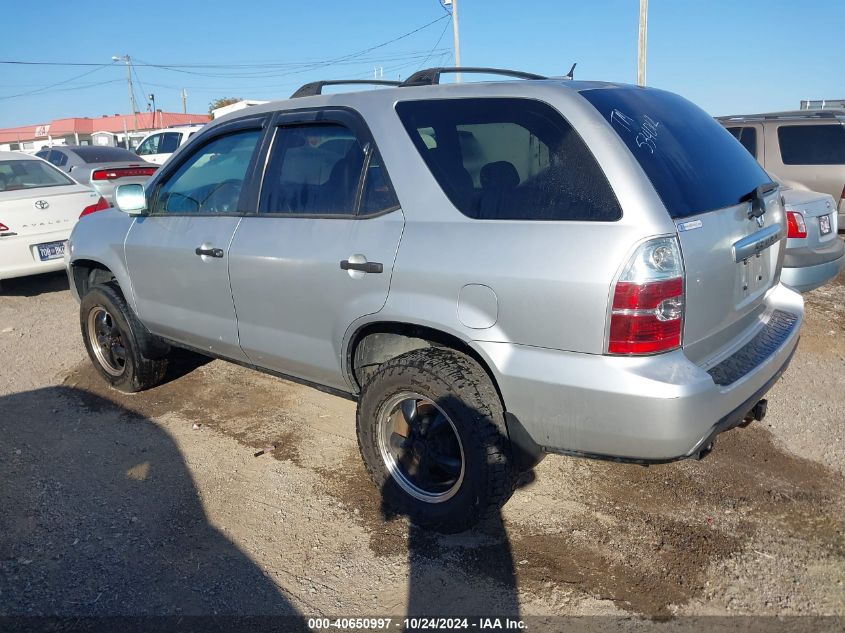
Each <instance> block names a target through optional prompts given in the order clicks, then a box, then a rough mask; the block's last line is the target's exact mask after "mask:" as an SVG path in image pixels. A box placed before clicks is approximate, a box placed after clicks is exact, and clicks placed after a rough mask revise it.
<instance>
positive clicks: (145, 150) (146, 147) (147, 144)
mask: <svg viewBox="0 0 845 633" xmlns="http://www.w3.org/2000/svg"><path fill="white" fill-rule="evenodd" d="M161 136H162V135H161V134H153V135H152V136H150V137H149V138H147V139H146V140H145V141H144V142H143V143H141V144H140V145H139V146H138V149H137V150H136V153H137V154H138V156H147V155H149V154H158V145H159V143H160V142H161Z"/></svg>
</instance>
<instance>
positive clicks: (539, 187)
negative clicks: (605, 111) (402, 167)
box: [396, 98, 622, 221]
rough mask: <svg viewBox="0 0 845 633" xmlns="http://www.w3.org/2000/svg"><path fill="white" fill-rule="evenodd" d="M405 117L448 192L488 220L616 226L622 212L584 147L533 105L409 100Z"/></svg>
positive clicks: (401, 106)
mask: <svg viewBox="0 0 845 633" xmlns="http://www.w3.org/2000/svg"><path fill="white" fill-rule="evenodd" d="M396 111H397V113H398V114H399V118H400V119H401V120H402V123H403V124H404V126H405V129H406V130H407V132H408V134H409V135H410V137H411V140H412V141H413V142H414V145H415V146H416V148H417V151H419V153H420V155H421V156H422V157H423V159H424V160H425V162H426V165H427V166H428V168H429V170H430V171H431V173H432V174H433V176H434V178H435V179H436V180H437V182H438V184H439V185H440V187H441V188H442V189H443V191H444V193H445V194H446V195H447V196H448V197H449V199H450V200H451V201H452V203H453V204H454V205H455V206H456V207H457V208H458V210H460V211H461V212H462V213H463V214H464V215H467V216H469V217H471V218H478V219H482V220H588V221H613V220H618V219H619V218H620V217H622V210H621V207H620V206H619V203H618V201H617V200H616V197H615V195H614V194H613V191H612V190H611V188H610V185H609V183H608V181H607V178H606V177H605V175H604V173H603V172H602V170H601V168H600V167H599V165H598V163H597V162H596V160H595V158H594V157H593V155H592V153H591V152H590V151H589V149H587V146H586V145H585V144H584V141H583V140H582V139H581V137H580V136H579V135H578V133H577V132H576V131H575V130H574V129H573V128H572V126H571V125H569V123H568V122H567V121H566V120H565V119H564V118H563V116H561V114H560V113H559V112H558V111H557V110H555V109H554V108H552V107H551V106H549V105H548V104H546V103H542V102H540V101H535V100H532V99H513V98H508V99H500V98H486V99H438V100H426V101H404V102H400V103H398V104H397V105H396Z"/></svg>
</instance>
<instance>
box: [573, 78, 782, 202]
mask: <svg viewBox="0 0 845 633" xmlns="http://www.w3.org/2000/svg"><path fill="white" fill-rule="evenodd" d="M581 95H582V96H583V97H584V98H585V99H587V101H589V102H590V103H591V104H592V105H593V107H595V108H596V110H598V111H599V112H600V113H601V114H602V116H603V117H604V118H605V119H607V121H608V122H609V123H610V125H611V127H612V128H613V129H614V130H615V131H616V133H617V134H618V135H619V137H620V138H621V139H622V140H623V141H624V142H625V144H626V145H627V146H628V149H630V150H631V153H632V154H633V155H634V157H635V158H636V159H637V161H638V162H639V163H640V166H641V167H642V168H643V171H644V172H645V173H646V175H647V176H648V178H649V180H651V183H652V185H654V188H655V190H656V191H657V193H658V195H659V196H660V199H661V200H662V201H663V204H664V205H665V206H666V209H667V210H668V211H669V215H671V216H672V217H673V218H683V217H687V216H690V215H695V214H697V213H703V212H704V211H712V210H715V209H721V208H723V207H727V206H731V205H734V204H738V203H739V202H740V201H741V199H742V198H743V197H744V196H746V195H747V194H749V193H750V192H751V191H753V190H754V189H755V188H756V187H758V186H759V185H762V184H765V183H768V182H770V179H769V177H768V175H767V174H766V172H765V171H763V168H762V167H760V165H759V164H758V163H757V161H756V160H754V158H753V157H752V156H751V155H750V154H749V153H748V152H747V151H746V150H745V148H743V146H742V145H740V144H739V143H737V141H736V139H735V138H733V136H731V134H730V132H728V131H727V130H726V129H725V128H723V127H722V126H721V125H719V123H717V122H716V121H715V120H714V119H713V118H712V117H711V116H710V115H709V114H707V113H706V112H705V111H704V110H702V109H701V108H699V107H698V106H695V105H693V104H692V103H690V102H689V101H687V100H686V99H684V98H683V97H679V96H678V95H676V94H672V93H671V92H664V91H662V90H655V89H653V88H637V87H633V86H630V87H621V88H616V87H614V88H599V89H595V90H584V91H582V92H581Z"/></svg>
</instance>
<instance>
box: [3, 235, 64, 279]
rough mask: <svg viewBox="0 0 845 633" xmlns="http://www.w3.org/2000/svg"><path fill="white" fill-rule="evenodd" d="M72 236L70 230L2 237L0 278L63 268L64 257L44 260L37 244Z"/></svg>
mask: <svg viewBox="0 0 845 633" xmlns="http://www.w3.org/2000/svg"><path fill="white" fill-rule="evenodd" d="M69 237H70V230H63V231H52V232H50V233H40V234H38V235H12V236H8V237H2V238H0V279H12V278H14V277H26V276H28V275H38V274H40V273H49V272H52V271H56V270H62V269H64V267H65V260H64V258H61V257H59V258H57V259H51V260H48V261H46V262H42V261H41V260H40V259H39V257H38V249H37V248H36V244H44V243H47V242H62V241H65V240H67V239H68V238H69Z"/></svg>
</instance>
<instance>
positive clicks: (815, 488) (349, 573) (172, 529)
mask: <svg viewBox="0 0 845 633" xmlns="http://www.w3.org/2000/svg"><path fill="white" fill-rule="evenodd" d="M844 370H845V276H842V277H840V279H839V280H838V281H837V282H835V283H833V284H831V285H829V286H827V287H825V288H822V289H819V290H817V291H815V292H813V293H810V294H809V295H807V321H806V324H805V326H804V331H803V336H802V341H801V345H800V348H799V351H798V353H797V354H796V356H795V359H794V360H793V363H792V365H791V367H790V369H789V370H788V371H787V373H786V374H785V376H784V377H783V379H782V380H781V381H780V382H779V383H778V384H777V385H776V386H775V388H774V389H773V390H772V392H771V393H770V394H769V396H768V397H769V403H770V404H769V414H768V417H767V418H766V419H765V420H764V422H762V423H760V424H753V425H751V426H750V427H748V428H746V429H736V430H733V431H730V432H728V433H726V434H724V435H723V436H721V437H720V438H719V441H718V442H717V445H716V450H715V451H714V452H713V453H712V454H711V455H710V456H709V457H708V458H707V459H705V460H703V461H701V462H694V461H686V462H680V463H674V464H667V465H661V466H652V467H648V468H643V467H640V466H633V465H620V464H612V463H605V462H595V461H587V460H579V459H574V458H568V457H561V456H551V457H549V458H547V459H546V460H545V461H543V462H542V463H541V464H540V465H539V466H538V467H537V468H536V470H535V478H534V480H533V481H531V482H529V483H527V484H526V485H525V486H523V487H522V488H521V489H520V490H518V491H517V492H516V493H515V495H514V497H513V499H512V500H511V501H510V502H509V503H508V505H507V506H506V507H505V509H504V511H503V513H502V516H500V517H497V518H495V519H494V520H492V521H490V522H489V523H487V524H485V525H483V526H480V527H479V528H477V529H475V530H472V531H470V532H468V533H465V534H460V535H455V536H449V537H443V536H436V535H432V534H427V533H423V532H420V531H417V530H415V529H413V528H409V526H408V524H407V522H406V521H405V520H404V519H403V518H402V517H389V516H386V515H385V513H384V512H383V511H382V508H381V501H380V497H379V494H378V492H377V491H376V490H375V489H374V487H373V486H372V484H371V483H370V481H369V480H368V479H367V477H366V474H365V472H364V469H363V466H362V465H361V461H360V457H359V456H358V453H357V447H356V444H355V437H354V404H353V403H351V402H349V401H346V400H342V399H338V398H334V397H332V396H328V395H326V394H323V393H320V392H317V391H313V390H310V389H308V388H305V387H302V386H299V385H296V384H293V383H289V382H286V381H282V380H278V379H275V378H272V377H268V376H265V375H263V374H259V373H256V372H251V371H249V370H246V369H243V368H240V367H237V366H235V365H231V364H227V363H224V362H221V361H213V362H207V361H205V360H203V359H199V358H196V357H193V356H190V355H187V354H185V355H182V356H180V357H179V358H178V360H177V362H175V363H174V364H173V367H172V368H171V371H170V375H169V381H168V382H167V383H166V384H164V385H162V386H160V387H157V388H156V389H153V390H150V391H148V392H145V393H142V394H136V395H133V396H126V395H123V394H120V393H117V392H114V391H110V390H109V389H107V388H106V387H105V386H104V385H103V383H102V381H101V380H99V378H98V377H97V375H96V374H95V373H94V371H93V369H92V368H91V366H90V364H89V362H88V359H87V356H86V354H85V351H84V349H83V347H82V342H81V337H80V335H79V326H78V316H77V306H76V304H75V302H74V301H73V299H72V298H71V296H70V294H69V292H68V291H67V282H66V280H65V278H64V276H63V275H60V274H59V275H47V276H41V277H34V278H28V279H23V280H16V281H15V280H13V281H7V282H4V284H3V289H2V291H0V481H2V482H3V483H2V487H0V508H2V512H0V615H11V614H29V615H80V616H84V615H115V614H184V615H190V614H204V615H208V614H238V615H242V614H294V615H302V616H308V617H310V616H315V615H320V614H331V615H343V616H354V615H375V614H381V615H385V614H393V615H403V614H417V615H420V614H423V615H446V614H480V615H483V614H490V613H496V614H498V615H517V614H519V615H522V616H526V615H595V614H604V615H612V616H622V617H628V616H632V615H633V616H646V617H651V618H659V619H663V618H669V617H672V616H681V615H693V616H704V615H736V614H743V615H766V614H768V615H810V614H815V615H839V616H845V587H843V581H845V534H843V527H845V520H843V517H845V511H843V510H845V492H844V491H845V486H843V482H845V446H843V442H842V432H843V416H842V413H841V412H842V410H843V405H845V371H844ZM269 444H275V445H276V446H277V447H278V448H277V449H276V450H275V451H274V452H273V453H272V454H265V455H261V456H259V457H255V456H254V453H255V452H257V450H258V449H260V448H261V447H264V446H266V445H269Z"/></svg>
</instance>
